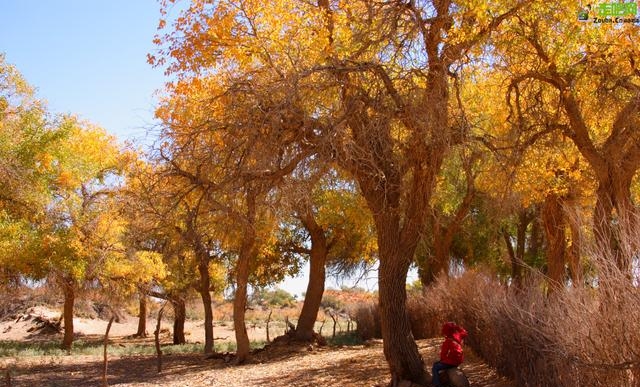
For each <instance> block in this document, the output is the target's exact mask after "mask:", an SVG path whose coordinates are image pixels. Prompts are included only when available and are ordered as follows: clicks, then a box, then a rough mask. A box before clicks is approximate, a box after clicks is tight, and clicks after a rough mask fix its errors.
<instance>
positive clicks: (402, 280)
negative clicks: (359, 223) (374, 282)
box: [376, 221, 427, 385]
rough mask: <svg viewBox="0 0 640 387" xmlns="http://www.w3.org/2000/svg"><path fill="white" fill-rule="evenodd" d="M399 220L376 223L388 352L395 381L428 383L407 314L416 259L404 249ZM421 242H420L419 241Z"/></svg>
mask: <svg viewBox="0 0 640 387" xmlns="http://www.w3.org/2000/svg"><path fill="white" fill-rule="evenodd" d="M397 224H398V223H397V222H393V221H391V222H384V223H381V222H376V226H377V227H378V228H379V230H378V246H379V251H380V267H379V269H378V283H379V305H380V321H381V328H382V337H383V345H384V355H385V358H386V359H387V362H388V363H389V368H390V370H391V375H392V381H393V382H394V383H397V382H399V381H400V380H403V379H404V380H411V381H412V382H416V383H419V384H424V385H426V384H427V377H426V373H425V371H424V364H423V360H422V356H420V353H419V352H418V348H417V346H416V343H415V340H414V338H413V333H412V332H411V326H410V323H409V318H408V315H407V308H406V301H407V293H406V281H407V272H408V270H409V266H410V264H411V260H412V258H413V253H412V251H414V250H415V247H414V248H413V249H411V246H408V247H409V248H408V249H407V250H404V249H403V247H405V246H402V244H401V243H400V240H399V235H398V229H397V228H395V227H394V226H397ZM416 243H417V241H416Z"/></svg>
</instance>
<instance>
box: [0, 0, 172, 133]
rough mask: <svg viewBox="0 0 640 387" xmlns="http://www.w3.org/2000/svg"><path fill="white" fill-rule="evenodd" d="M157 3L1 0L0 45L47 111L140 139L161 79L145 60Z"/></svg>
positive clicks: (150, 119)
mask: <svg viewBox="0 0 640 387" xmlns="http://www.w3.org/2000/svg"><path fill="white" fill-rule="evenodd" d="M159 7H160V6H159V4H158V3H157V2H156V1H155V0H109V1H92V0H64V1H62V0H58V1H54V0H44V1H43V0H40V1H36V0H0V52H4V53H5V55H6V61H7V62H8V63H11V64H13V65H15V66H16V67H17V68H18V70H19V71H20V72H21V73H22V74H23V75H24V77H25V78H26V79H27V81H28V82H29V83H30V84H31V85H32V86H35V87H36V89H37V94H38V97H39V98H41V99H44V100H46V101H47V102H48V106H49V109H50V110H51V111H53V112H55V113H74V114H77V115H79V116H80V117H82V118H83V119H87V120H89V121H91V122H93V123H95V124H98V125H100V126H102V127H103V128H105V129H106V130H108V131H109V132H111V133H113V134H115V135H116V136H117V137H118V138H119V139H121V140H125V139H138V140H142V139H143V138H144V136H145V134H146V131H147V129H149V128H151V127H152V124H153V109H154V92H155V91H156V90H159V89H161V88H162V86H163V84H164V81H165V78H164V75H163V73H162V70H161V69H154V68H152V67H151V66H149V65H148V64H147V63H146V55H147V53H150V52H152V51H153V50H154V49H155V48H154V45H153V43H152V39H153V36H154V34H155V33H156V27H157V25H158V20H159V18H160V8H159Z"/></svg>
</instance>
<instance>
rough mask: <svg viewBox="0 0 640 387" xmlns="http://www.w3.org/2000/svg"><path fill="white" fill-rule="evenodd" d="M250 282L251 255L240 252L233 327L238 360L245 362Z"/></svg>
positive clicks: (247, 346) (237, 266)
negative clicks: (246, 320)
mask: <svg viewBox="0 0 640 387" xmlns="http://www.w3.org/2000/svg"><path fill="white" fill-rule="evenodd" d="M248 282H249V256H248V255H245V256H243V254H240V257H238V263H237V265H236V294H235V298H234V300H233V328H234V330H235V332H236V343H237V346H238V347H237V350H236V355H237V357H236V361H237V362H238V364H241V363H243V362H245V361H246V360H247V358H248V356H249V349H250V348H249V335H248V334H247V326H246V324H245V320H244V314H245V311H246V309H247V286H248V285H247V284H248Z"/></svg>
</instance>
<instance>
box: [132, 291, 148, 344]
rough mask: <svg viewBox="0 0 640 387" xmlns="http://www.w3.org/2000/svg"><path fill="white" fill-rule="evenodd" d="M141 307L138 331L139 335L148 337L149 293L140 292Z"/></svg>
mask: <svg viewBox="0 0 640 387" xmlns="http://www.w3.org/2000/svg"><path fill="white" fill-rule="evenodd" d="M139 297H140V300H139V301H140V307H139V309H138V331H137V332H136V334H135V335H136V336H137V337H147V295H146V294H144V293H143V292H140V295H139Z"/></svg>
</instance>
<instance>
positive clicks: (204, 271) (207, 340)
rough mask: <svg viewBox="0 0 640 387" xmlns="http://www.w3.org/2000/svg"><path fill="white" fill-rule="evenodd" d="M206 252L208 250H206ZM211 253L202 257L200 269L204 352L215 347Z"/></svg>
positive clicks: (211, 350)
mask: <svg viewBox="0 0 640 387" xmlns="http://www.w3.org/2000/svg"><path fill="white" fill-rule="evenodd" d="M204 253H206V251H205V252H204ZM208 263H209V255H208V254H207V255H206V257H205V256H203V257H201V258H200V261H199V263H198V271H199V272H200V287H199V289H198V291H199V293H200V298H202V306H203V307H204V353H205V354H211V353H213V352H214V348H213V308H212V307H211V293H210V292H209V290H210V288H211V278H210V277H209V264H208Z"/></svg>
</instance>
